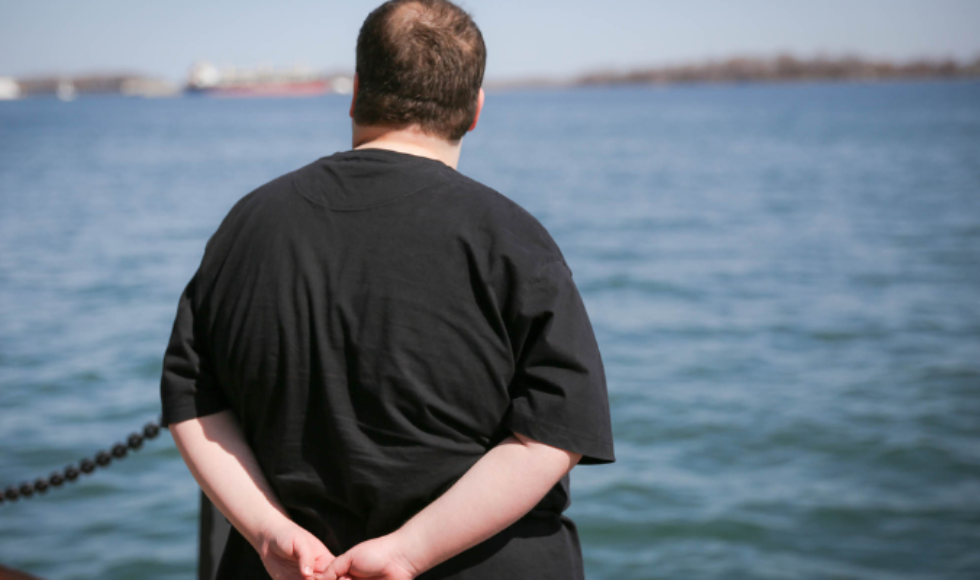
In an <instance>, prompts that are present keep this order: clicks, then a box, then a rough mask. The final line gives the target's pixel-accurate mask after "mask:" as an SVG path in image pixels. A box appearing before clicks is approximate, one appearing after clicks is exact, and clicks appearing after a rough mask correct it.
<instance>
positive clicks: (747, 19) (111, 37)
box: [0, 0, 980, 80]
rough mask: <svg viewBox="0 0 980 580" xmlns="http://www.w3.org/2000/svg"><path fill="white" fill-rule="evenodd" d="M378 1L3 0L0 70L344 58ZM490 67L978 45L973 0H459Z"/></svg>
mask: <svg viewBox="0 0 980 580" xmlns="http://www.w3.org/2000/svg"><path fill="white" fill-rule="evenodd" d="M379 3H380V0H338V1H327V0H283V1H278V2H273V1H271V0H267V1H262V2H260V1H256V0H88V1H81V0H0V76H2V75H13V76H25V75H32V74H43V73H63V74H74V73H79V72H92V71H133V72H144V73H148V74H151V75H157V76H163V77H167V78H170V79H173V80H180V79H183V78H184V76H185V75H186V73H187V70H188V69H189V67H190V66H191V64H192V63H193V62H195V61H197V60H201V59H206V60H209V61H211V62H213V63H214V64H216V65H219V66H221V65H230V64H234V65H238V66H255V65H259V64H269V65H273V66H287V65H292V64H307V65H310V66H313V67H315V68H317V69H328V70H352V69H353V63H354V44H355V40H356V38H357V31H358V28H359V27H360V25H361V22H363V20H364V17H365V16H366V15H367V14H368V12H370V10H371V9H372V8H374V7H375V6H376V5H377V4H379ZM460 4H461V5H462V6H464V7H465V8H467V9H468V10H469V11H470V12H471V13H472V14H473V15H474V17H475V19H476V22H477V24H478V25H479V26H480V28H481V29H482V30H483V34H484V38H485V39H486V41H487V46H488V52H489V57H488V62H487V77H488V78H489V79H492V80H501V79H510V78H524V77H530V76H548V77H558V78H562V77H569V76H573V75H576V74H578V73H582V72H589V71H594V70H598V69H602V68H615V69H629V68H635V67H640V66H644V65H657V64H666V63H681V62H689V61H696V60H700V59H705V58H712V57H726V56H731V55H751V56H768V55H772V54H775V53H777V52H783V51H787V52H792V53H794V54H797V55H800V56H804V57H808V56H815V55H817V54H818V53H823V54H826V55H829V56H839V55H841V54H844V53H855V54H860V55H864V56H869V57H883V58H890V59H899V60H903V59H909V58H913V57H919V56H925V57H947V56H949V57H954V58H958V59H971V60H972V59H974V58H978V57H980V1H977V0H819V1H817V0H813V1H807V2H802V1H794V0H768V1H766V0H675V1H671V2H667V1H658V0H600V1H595V0H593V1H585V0H462V1H461V2H460Z"/></svg>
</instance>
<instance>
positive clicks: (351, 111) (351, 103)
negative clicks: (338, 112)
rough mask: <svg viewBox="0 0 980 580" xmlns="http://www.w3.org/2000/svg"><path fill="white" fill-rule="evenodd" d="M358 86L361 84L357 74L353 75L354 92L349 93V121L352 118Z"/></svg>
mask: <svg viewBox="0 0 980 580" xmlns="http://www.w3.org/2000/svg"><path fill="white" fill-rule="evenodd" d="M360 86H361V83H360V80H359V79H358V78H357V73H354V90H353V91H352V92H351V98H350V118H351V119H353V118H354V103H356V102H357V91H358V89H359V88H360Z"/></svg>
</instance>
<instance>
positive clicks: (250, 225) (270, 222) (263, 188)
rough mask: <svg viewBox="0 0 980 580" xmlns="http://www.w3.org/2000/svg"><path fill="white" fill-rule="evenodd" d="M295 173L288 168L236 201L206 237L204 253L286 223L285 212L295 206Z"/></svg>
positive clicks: (293, 208) (286, 216)
mask: <svg viewBox="0 0 980 580" xmlns="http://www.w3.org/2000/svg"><path fill="white" fill-rule="evenodd" d="M295 173H296V171H290V172H288V173H284V174H282V175H280V176H278V177H276V178H274V179H271V180H269V181H268V182H266V183H264V184H262V185H260V186H259V187H257V188H255V189H253V190H252V191H250V192H249V193H247V194H245V195H244V196H242V197H241V198H240V199H239V200H238V201H237V202H235V204H234V205H233V206H232V207H231V209H230V210H229V211H228V213H227V214H226V215H225V217H224V218H223V219H222V220H221V223H220V225H219V226H218V228H217V230H215V232H214V234H213V235H212V236H211V238H210V239H209V240H208V244H207V248H206V250H205V251H206V253H208V252H212V251H214V250H217V249H218V248H224V249H227V247H228V246H230V245H232V244H234V243H235V241H236V240H238V239H239V238H241V237H242V236H253V237H254V236H256V235H263V234H268V233H269V232H270V231H271V229H273V228H276V227H279V226H280V225H282V224H285V223H288V222H289V220H288V214H290V213H294V212H295V211H296V209H297V208H296V207H295V206H296V203H295V197H296V196H295V189H294V185H293V179H294V174H295Z"/></svg>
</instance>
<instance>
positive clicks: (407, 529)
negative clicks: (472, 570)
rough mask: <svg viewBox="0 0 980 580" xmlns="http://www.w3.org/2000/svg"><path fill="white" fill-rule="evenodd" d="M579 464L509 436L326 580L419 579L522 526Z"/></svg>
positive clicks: (348, 556) (340, 562)
mask: <svg viewBox="0 0 980 580" xmlns="http://www.w3.org/2000/svg"><path fill="white" fill-rule="evenodd" d="M581 458H582V456H581V455H580V454H578V453H572V452H570V451H565V450H563V449H558V448H556V447H551V446H549V445H545V444H543V443H539V442H537V441H534V440H533V439H530V438H528V437H525V436H523V435H519V434H515V435H514V436H513V437H508V438H507V439H505V440H504V441H502V442H501V443H500V444H499V445H497V446H496V447H494V448H493V449H491V450H490V451H488V452H487V454H486V455H484V456H483V457H482V458H480V460H479V461H477V462H476V463H475V464H474V465H473V466H472V467H471V468H470V470H469V471H467V472H466V473H465V474H463V477H461V478H460V479H459V480H458V481H457V482H456V483H455V484H454V485H453V486H452V487H451V488H450V489H449V490H448V491H446V493H444V494H443V495H442V496H440V497H439V498H438V499H437V500H436V501H434V502H432V503H431V504H430V505H429V506H427V507H426V508H425V509H423V510H422V511H420V512H419V513H418V514H416V515H415V517H413V518H412V519H411V520H409V521H408V522H406V523H405V525H403V526H402V527H401V528H400V529H398V530H397V531H395V532H393V533H391V534H389V535H387V536H383V537H381V538H377V539H374V540H369V541H367V542H364V543H362V544H359V545H357V546H355V547H354V548H352V549H351V550H350V551H348V552H346V553H345V554H343V555H342V556H340V557H338V558H337V559H336V560H334V562H333V564H331V566H330V568H329V569H328V570H327V573H326V574H325V578H327V579H328V580H334V579H336V578H341V579H343V578H360V577H370V578H384V579H391V580H407V579H411V578H414V577H416V576H418V575H419V574H421V573H422V572H425V571H426V570H429V569H430V568H432V567H434V566H436V565H437V564H439V563H441V562H443V561H445V560H448V559H449V558H451V557H452V556H455V555H456V554H458V553H460V552H462V551H464V550H466V549H468V548H471V547H473V546H475V545H476V544H479V543H480V542H483V541H484V540H487V539H489V538H490V537H492V536H494V535H495V534H497V533H498V532H500V531H501V530H503V529H505V528H507V527H508V526H510V525H511V524H513V523H514V522H516V521H517V520H519V519H520V518H521V517H522V516H524V515H525V514H526V513H527V512H529V511H530V510H531V508H533V507H534V506H535V505H537V503H538V502H539V501H541V499H542V498H543V497H544V496H545V494H546V493H548V491H549V490H550V489H551V488H552V487H554V485H555V484H556V483H557V482H558V481H559V480H560V479H561V478H562V476H564V475H565V474H566V473H568V472H569V471H570V470H571V469H572V467H574V466H575V464H576V463H578V461H579V460H580V459H581Z"/></svg>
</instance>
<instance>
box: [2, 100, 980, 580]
mask: <svg viewBox="0 0 980 580" xmlns="http://www.w3.org/2000/svg"><path fill="white" fill-rule="evenodd" d="M347 107H348V102H347V100H346V98H343V97H325V98H311V99H298V100H226V101H222V100H207V99H174V100H155V101H152V100H151V101H143V100H127V99H122V98H110V97H105V98H94V97H93V98H88V99H86V98H81V99H79V100H77V101H75V102H71V103H61V102H58V101H55V100H27V101H19V102H0V487H5V486H7V485H9V484H18V483H20V482H21V481H24V480H33V479H34V478H36V477H38V476H42V475H47V474H49V473H50V472H51V471H53V470H55V469H59V468H62V467H64V466H65V465H67V464H69V463H72V462H76V461H78V460H79V459H80V458H82V457H84V456H91V455H92V454H94V452H95V451H97V450H99V449H103V448H106V447H107V446H109V445H111V444H112V443H114V442H116V441H120V440H123V439H124V438H125V436H126V435H128V434H129V433H130V432H131V431H133V430H135V429H138V428H139V427H140V426H142V425H143V424H144V423H145V422H147V421H149V420H153V419H156V418H157V416H158V414H159V399H158V396H159V395H158V382H159V373H160V368H161V360H162V356H163V351H164V348H165V345H166V342H167V338H168V337H169V333H170V326H171V324H172V322H173V315H174V312H175V309H176V305H177V299H178V296H179V295H180V292H181V290H182V289H183V286H184V285H185V284H186V282H187V280H188V279H189V278H190V277H191V275H192V274H193V272H194V270H195V269H196V266H197V264H198V262H199V260H200V258H201V255H202V253H203V249H204V244H205V242H206V240H207V239H208V237H209V236H210V234H211V233H212V232H213V231H214V229H215V228H216V227H217V225H218V223H219V221H220V219H221V218H222V217H223V216H224V214H225V213H226V212H227V211H228V209H229V208H230V207H231V205H232V204H233V203H234V202H235V201H236V200H237V199H238V198H240V197H241V196H243V195H244V194H246V193H248V192H249V191H251V190H252V189H254V188H255V187H257V186H258V185H260V184H262V183H264V182H266V181H268V180H270V179H272V178H274V177H276V176H278V175H280V174H282V173H285V172H287V171H290V170H292V169H295V168H297V167H299V166H301V165H305V164H306V163H309V162H310V161H312V160H314V159H316V158H318V157H321V156H324V155H329V154H331V153H333V152H335V151H340V150H345V149H347V148H348V146H349V144H348V140H349V132H350V130H349V119H348V118H347V115H346V111H347ZM460 171H462V172H463V173H466V174H467V175H470V176H471V177H474V178H476V179H478V180H480V181H482V182H484V183H486V184H488V185H490V186H491V187H493V188H495V189H497V190H498V191H501V192H502V193H504V194H505V195H507V196H509V197H510V198H512V199H514V200H515V201H517V202H518V203H520V204H521V205H522V206H524V207H525V208H526V209H528V210H529V211H531V213H533V214H534V215H535V216H537V217H538V218H539V219H540V221H541V222H542V223H543V224H544V225H545V226H546V227H547V228H548V229H549V230H550V231H551V233H552V234H553V236H554V237H555V239H556V240H557V241H558V243H559V245H560V246H561V248H562V250H563V252H564V254H565V257H566V258H567V260H568V263H569V265H570V266H571V268H572V270H573V272H574V275H575V279H576V281H577V283H578V285H579V288H580V290H581V292H582V295H583V297H584V300H585V302H586V306H587V308H588V310H589V313H590V316H591V318H592V322H593V325H594V327H595V331H596V334H597V337H598V340H599V345H600V348H601V351H602V354H603V359H604V361H605V365H606V370H607V373H608V381H609V389H610V399H611V402H612V413H613V422H614V431H615V436H616V450H617V455H618V458H619V460H618V462H617V463H615V464H612V465H609V466H597V467H593V466H583V467H579V468H576V469H575V470H574V471H573V477H572V484H573V486H572V487H573V505H572V508H571V509H570V511H569V515H570V516H571V517H572V518H573V519H575V521H576V522H577V523H578V525H579V529H580V532H581V536H582V541H583V547H584V554H585V558H586V566H587V572H588V577H589V578H590V579H591V580H632V579H652V578H664V579H667V578H670V579H675V578H684V579H688V578H712V579H714V578H717V579H733V578H734V579H737V578H752V579H756V578H763V579H765V578H773V579H777V578H778V579H782V578H806V579H811V578H812V579H821V578H828V579H829V578H837V579H845V578H855V579H856V578H864V579H880V578H881V579H883V578H888V579H908V580H912V579H927V578H929V579H933V578H956V579H967V578H980V83H976V82H971V83H963V82H958V83H904V84H867V85H862V84H841V85H832V84H799V85H783V86H764V85H753V86H727V87H676V88H670V89H650V88H630V89H601V90H600V89H595V90H577V91H553V92H539V93H512V94H491V95H489V97H488V99H487V108H486V112H485V115H484V117H483V119H482V120H481V124H480V127H479V128H478V129H477V131H476V132H474V133H473V134H472V135H471V136H469V137H467V139H466V142H465V145H464V150H463V158H462V163H461V165H460ZM197 493H198V492H197V487H196V484H195V483H194V481H193V479H192V478H191V476H190V474H189V472H188V471H187V469H186V467H185V466H184V464H183V463H182V461H181V460H180V457H179V455H178V453H177V451H176V449H175V447H174V445H173V440H172V439H171V438H170V436H169V433H167V432H164V433H163V435H162V436H161V437H160V438H158V439H157V440H155V441H152V442H149V443H148V444H147V445H146V446H145V447H144V448H143V450H141V451H139V452H138V453H135V454H131V456H130V457H128V458H127V459H125V460H124V461H121V462H119V463H118V464H113V465H112V466H111V467H110V468H108V469H106V470H98V471H96V473H95V474H93V475H91V476H87V477H84V478H83V479H82V480H81V481H80V482H76V483H75V484H72V485H70V486H68V487H67V488H64V489H60V490H56V491H49V492H48V493H47V494H46V495H44V496H41V497H35V498H33V499H31V500H28V501H19V502H17V503H15V504H10V503H4V504H3V505H0V563H2V564H5V565H7V566H11V567H14V568H20V569H24V570H27V571H29V572H32V573H34V574H37V575H39V576H42V577H45V578H48V579H51V580H54V579H65V580H67V579H95V578H97V579H100V580H124V579H160V580H163V579H189V578H192V577H194V574H195V570H196V557H197V552H196V550H197V508H198V504H197V498H198V496H197Z"/></svg>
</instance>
